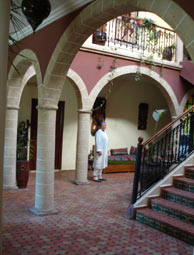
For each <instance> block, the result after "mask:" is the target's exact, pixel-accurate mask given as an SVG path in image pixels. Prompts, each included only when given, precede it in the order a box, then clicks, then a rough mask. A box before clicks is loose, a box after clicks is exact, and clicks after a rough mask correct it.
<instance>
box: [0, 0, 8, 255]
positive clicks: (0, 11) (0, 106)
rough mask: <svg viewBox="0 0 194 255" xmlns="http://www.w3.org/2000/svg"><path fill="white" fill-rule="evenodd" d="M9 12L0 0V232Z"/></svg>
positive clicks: (0, 222) (6, 2) (0, 230)
mask: <svg viewBox="0 0 194 255" xmlns="http://www.w3.org/2000/svg"><path fill="white" fill-rule="evenodd" d="M9 13H10V0H7V1H0V38H1V40H0V56H1V57H0V116H1V121H0V151H1V157H0V233H2V180H3V178H2V177H3V176H2V174H3V171H2V169H3V158H4V157H3V148H4V130H5V110H6V83H7V59H8V57H7V54H8V44H7V42H8V35H9ZM1 250H2V239H1V238H0V254H1Z"/></svg>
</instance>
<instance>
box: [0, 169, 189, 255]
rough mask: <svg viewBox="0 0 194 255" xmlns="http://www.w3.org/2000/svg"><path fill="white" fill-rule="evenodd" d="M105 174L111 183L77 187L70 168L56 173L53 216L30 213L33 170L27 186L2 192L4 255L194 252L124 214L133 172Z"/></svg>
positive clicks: (114, 254)
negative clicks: (54, 211)
mask: <svg viewBox="0 0 194 255" xmlns="http://www.w3.org/2000/svg"><path fill="white" fill-rule="evenodd" d="M89 174H91V173H89ZM106 178H107V179H108V181H107V182H103V183H95V182H92V181H91V185H86V186H77V185H74V184H73V183H72V180H73V179H74V174H73V172H72V171H67V172H62V173H56V181H55V191H56V192H55V207H56V209H57V210H58V211H59V213H58V214H57V215H52V216H44V217H37V216H34V215H33V214H31V213H30V212H29V208H30V207H33V205H34V192H35V191H34V188H35V184H34V183H35V174H31V176H30V181H29V185H28V188H27V189H23V190H8V191H4V205H3V213H4V215H3V230H4V233H3V250H4V255H6V254H11V255H30V254H34V255H39V254H46V255H59V254H70V255H75V254H76V255H78V254H79V255H84V254H88V255H94V254H95V255H97V254H106V255H120V254H125V255H131V254H134V255H135V254H146V255H151V254H153V255H159V254H168V255H175V254H181V255H182V254H184V255H186V254H189V255H193V247H192V246H190V245H188V244H186V243H183V242H181V241H179V240H177V239H175V238H172V237H170V236H168V235H166V234H163V233H161V232H159V231H157V230H154V229H152V228H150V227H147V226H144V225H142V224H140V223H138V222H136V221H129V220H127V219H125V218H124V217H123V215H124V213H125V211H126V209H127V207H128V205H129V201H130V196H131V189H132V178H133V173H122V174H106Z"/></svg>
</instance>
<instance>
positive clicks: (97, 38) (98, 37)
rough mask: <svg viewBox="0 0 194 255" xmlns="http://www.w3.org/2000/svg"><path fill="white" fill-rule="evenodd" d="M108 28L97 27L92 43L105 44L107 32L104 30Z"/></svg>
mask: <svg viewBox="0 0 194 255" xmlns="http://www.w3.org/2000/svg"><path fill="white" fill-rule="evenodd" d="M105 29H106V28H104V26H102V27H100V28H99V29H97V31H96V32H95V33H94V34H93V37H92V43H95V44H100V45H105V43H106V32H105V31H104V30H105Z"/></svg>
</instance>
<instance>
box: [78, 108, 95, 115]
mask: <svg viewBox="0 0 194 255" xmlns="http://www.w3.org/2000/svg"><path fill="white" fill-rule="evenodd" d="M77 111H78V113H88V114H91V113H92V111H90V110H88V109H78V110H77Z"/></svg>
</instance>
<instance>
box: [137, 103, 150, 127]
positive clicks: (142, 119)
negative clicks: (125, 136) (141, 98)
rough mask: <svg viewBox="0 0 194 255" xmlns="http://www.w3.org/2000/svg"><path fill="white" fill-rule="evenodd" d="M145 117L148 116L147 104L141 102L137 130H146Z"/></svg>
mask: <svg viewBox="0 0 194 255" xmlns="http://www.w3.org/2000/svg"><path fill="white" fill-rule="evenodd" d="M147 118H148V104H146V103H141V104H139V113H138V129H139V130H146V128H147Z"/></svg>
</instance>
